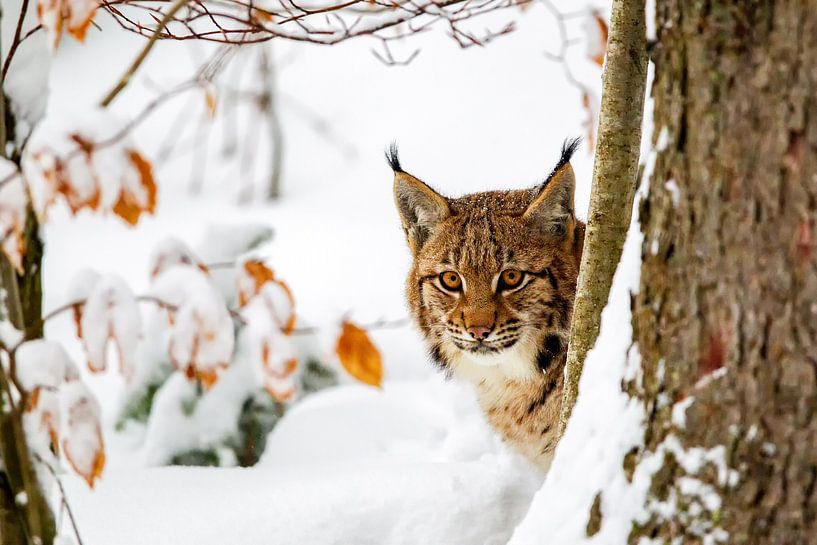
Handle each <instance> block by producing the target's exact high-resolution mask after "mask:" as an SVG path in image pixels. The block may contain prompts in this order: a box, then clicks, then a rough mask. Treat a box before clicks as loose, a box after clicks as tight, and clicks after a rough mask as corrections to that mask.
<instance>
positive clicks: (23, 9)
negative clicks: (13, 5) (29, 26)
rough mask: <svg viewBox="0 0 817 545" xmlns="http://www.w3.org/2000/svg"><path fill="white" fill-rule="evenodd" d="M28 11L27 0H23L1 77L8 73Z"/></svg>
mask: <svg viewBox="0 0 817 545" xmlns="http://www.w3.org/2000/svg"><path fill="white" fill-rule="evenodd" d="M27 11H28V0H23V4H22V6H20V17H19V18H18V19H17V28H16V29H15V31H14V38H13V39H12V41H11V46H9V52H8V55H6V61H5V62H4V63H3V78H5V77H6V74H8V71H9V66H10V65H11V59H12V58H13V57H14V53H16V52H17V47H18V46H19V45H20V42H22V40H21V39H20V34H21V33H22V31H23V21H25V18H26V12H27Z"/></svg>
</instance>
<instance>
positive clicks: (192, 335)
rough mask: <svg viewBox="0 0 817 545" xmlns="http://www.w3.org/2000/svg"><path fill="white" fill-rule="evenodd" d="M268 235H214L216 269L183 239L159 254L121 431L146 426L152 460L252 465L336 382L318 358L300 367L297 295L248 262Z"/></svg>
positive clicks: (260, 231) (219, 230) (239, 231)
mask: <svg viewBox="0 0 817 545" xmlns="http://www.w3.org/2000/svg"><path fill="white" fill-rule="evenodd" d="M270 236H271V232H270V231H269V229H268V228H266V227H264V226H257V225H249V226H239V227H236V226H231V227H215V226H214V227H211V228H209V229H208V232H207V233H206V234H205V237H204V238H205V240H206V241H207V244H206V248H205V249H204V251H203V252H202V253H205V251H206V254H207V256H208V260H207V261H208V263H211V264H213V267H212V268H211V267H208V266H207V264H205V262H204V260H203V259H201V258H200V257H198V255H197V254H196V253H195V252H194V251H193V250H192V249H190V248H189V247H188V246H187V245H186V244H184V243H183V242H181V241H179V240H176V239H168V240H166V241H164V242H162V243H161V244H160V245H159V246H158V248H157V249H156V251H155V253H154V255H153V257H152V259H151V263H150V267H149V268H150V275H151V279H152V281H151V293H150V295H149V296H148V298H153V299H154V300H155V301H157V302H158V301H161V304H159V305H152V306H148V307H147V308H146V309H145V335H144V337H143V339H142V342H141V344H140V346H139V350H138V351H137V355H136V359H137V363H136V367H135V370H134V377H133V380H130V381H128V383H127V386H126V390H125V395H124V399H123V402H122V406H121V410H120V413H119V415H118V417H117V425H116V427H117V430H119V431H127V430H128V428H129V427H131V426H137V427H143V428H144V449H145V450H144V452H145V457H146V461H147V463H149V464H180V465H236V464H238V465H252V464H254V463H255V462H256V461H258V459H259V457H260V456H261V454H262V452H263V451H264V445H265V443H266V436H267V434H268V433H269V432H270V431H271V430H272V428H273V427H274V426H275V424H276V423H277V421H278V420H279V419H280V417H281V416H282V415H283V414H284V413H285V411H286V409H287V407H288V406H289V405H290V404H291V403H293V402H295V401H296V400H297V399H299V398H300V397H301V396H302V395H305V394H307V393H309V392H312V391H316V390H318V389H321V388H325V387H327V386H331V385H333V384H335V383H336V379H335V376H334V371H332V370H331V369H330V368H329V367H327V366H325V365H323V364H322V363H320V362H319V361H317V360H315V359H310V360H308V362H307V364H306V365H302V364H301V363H300V358H299V353H298V352H299V351H298V350H297V349H296V348H295V346H294V344H293V342H292V339H291V334H292V333H293V331H294V327H295V307H294V297H293V296H292V294H291V292H290V291H289V288H288V287H287V285H286V283H285V282H284V281H282V280H280V279H278V278H276V276H275V274H274V273H273V271H272V269H270V268H269V267H268V266H266V265H265V264H264V263H263V262H262V261H261V260H259V259H255V258H252V257H247V254H248V252H252V251H253V250H254V249H256V248H257V247H258V246H259V245H260V244H262V243H264V242H266V241H267V240H268V239H269V238H270ZM228 309H233V310H232V311H230V310H228ZM182 377H184V380H182Z"/></svg>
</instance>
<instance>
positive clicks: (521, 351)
mask: <svg viewBox="0 0 817 545" xmlns="http://www.w3.org/2000/svg"><path fill="white" fill-rule="evenodd" d="M576 144H577V142H575V141H574V142H570V143H568V144H566V145H565V147H564V149H563V151H562V157H561V159H560V161H559V163H558V164H557V166H556V168H555V169H554V171H553V174H551V175H550V177H549V178H548V179H547V180H546V181H545V182H544V183H542V184H541V185H539V186H537V187H534V188H532V189H525V190H518V191H492V192H486V193H475V194H471V195H466V196H464V197H460V198H453V199H452V198H446V197H444V196H442V195H440V194H439V193H437V192H435V191H434V190H432V189H431V188H430V187H429V186H428V185H426V184H424V183H423V182H421V181H420V180H419V179H417V178H415V177H413V176H411V175H410V174H407V173H406V172H404V171H403V170H402V168H401V167H400V163H399V161H398V159H397V155H396V150H394V149H392V150H391V152H390V155H389V162H390V164H391V165H392V168H393V169H394V171H395V200H396V203H397V208H398V211H399V212H400V216H401V220H402V224H403V228H404V230H405V233H406V239H407V241H408V244H409V247H410V249H411V251H412V253H413V255H414V261H413V264H412V267H411V271H410V273H409V276H408V280H407V285H406V288H407V295H408V301H409V306H410V308H411V311H412V314H413V317H414V319H415V321H416V323H417V324H418V326H419V327H420V330H421V331H422V333H423V335H424V336H425V339H426V341H427V343H428V345H429V349H430V353H431V355H432V357H433V358H434V360H435V361H437V362H438V363H439V364H440V365H441V366H442V367H444V368H445V369H446V370H447V371H448V372H450V373H454V374H458V375H464V376H466V377H467V378H470V379H472V380H475V381H477V382H479V381H484V379H486V378H490V377H492V376H496V374H497V373H498V374H499V376H500V377H505V378H511V379H525V378H529V377H532V376H535V375H540V376H541V372H542V371H546V370H547V369H548V368H549V366H550V365H551V363H552V362H553V360H554V359H555V358H557V357H561V356H562V355H563V353H564V349H565V347H566V342H567V333H568V329H569V324H570V315H571V309H572V306H573V298H574V294H575V286H576V279H577V275H578V266H579V259H580V256H581V248H582V242H583V238H584V226H583V224H581V223H580V222H578V221H577V220H576V218H575V216H574V214H573V192H574V185H575V181H574V176H573V170H572V168H571V167H570V164H569V159H570V156H571V154H572V153H573V151H574V149H575V147H576Z"/></svg>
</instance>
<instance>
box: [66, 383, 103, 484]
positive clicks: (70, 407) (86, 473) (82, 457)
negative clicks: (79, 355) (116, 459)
mask: <svg viewBox="0 0 817 545" xmlns="http://www.w3.org/2000/svg"><path fill="white" fill-rule="evenodd" d="M59 397H60V437H61V439H62V448H63V452H64V453H65V458H66V459H67V460H68V463H69V464H71V467H73V468H74V471H76V472H77V473H78V474H79V475H81V476H82V477H83V478H84V479H85V482H87V483H88V486H90V487H92V488H93V486H94V482H95V481H96V479H97V478H99V476H100V475H102V470H103V469H104V467H105V445H104V442H103V440H102V429H101V427H100V417H99V404H98V403H97V401H96V399H95V398H94V396H93V394H91V391H90V390H89V389H88V387H87V386H85V384H83V383H82V381H79V380H75V381H72V382H68V383H66V384H64V385H63V386H62V387H61V388H60V393H59Z"/></svg>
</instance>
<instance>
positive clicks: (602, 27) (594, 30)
mask: <svg viewBox="0 0 817 545" xmlns="http://www.w3.org/2000/svg"><path fill="white" fill-rule="evenodd" d="M590 16H591V18H592V23H591V25H590V28H589V29H588V31H589V32H590V33H591V36H590V37H589V41H588V57H590V60H592V61H593V62H594V63H596V64H598V65H599V66H603V65H604V56H605V55H606V54H607V38H608V36H609V33H610V31H609V29H608V28H607V21H605V20H604V17H602V15H601V13H600V12H599V11H597V10H593V11H592V12H590Z"/></svg>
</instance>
